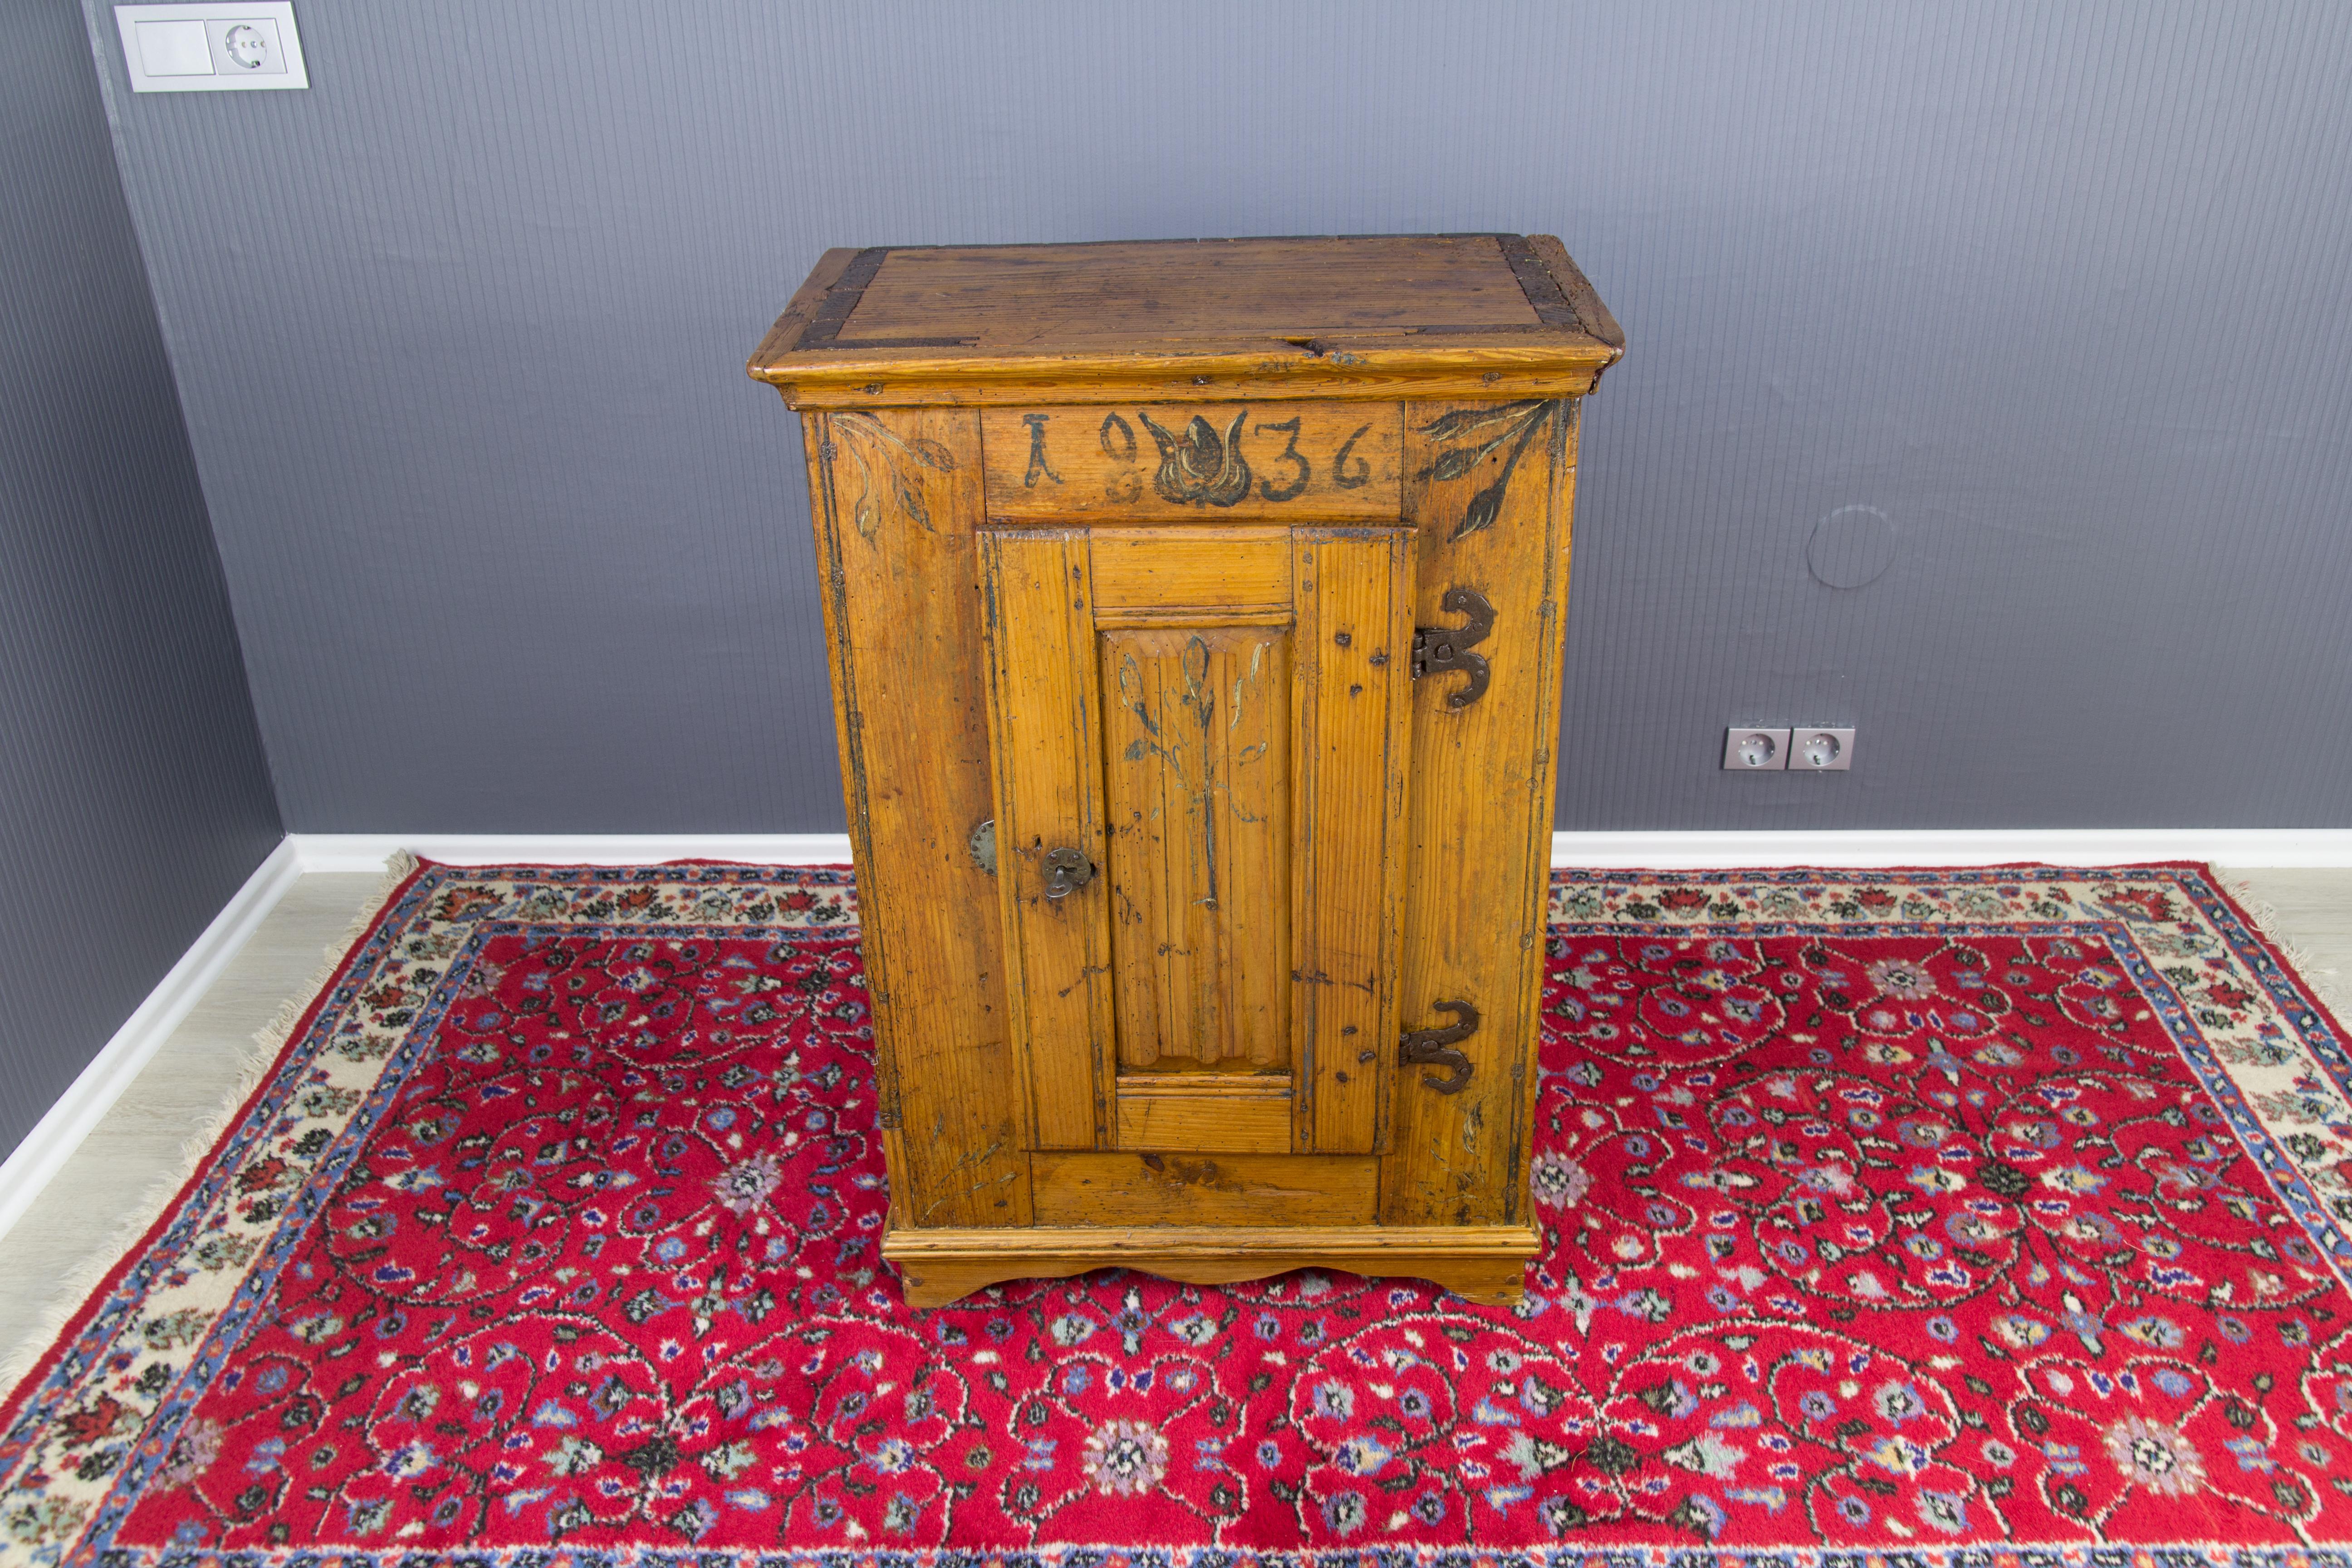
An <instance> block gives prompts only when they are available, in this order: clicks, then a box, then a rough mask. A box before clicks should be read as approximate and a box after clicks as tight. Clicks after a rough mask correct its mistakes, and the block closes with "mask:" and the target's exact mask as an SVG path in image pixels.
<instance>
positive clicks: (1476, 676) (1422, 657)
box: [1412, 588, 1495, 708]
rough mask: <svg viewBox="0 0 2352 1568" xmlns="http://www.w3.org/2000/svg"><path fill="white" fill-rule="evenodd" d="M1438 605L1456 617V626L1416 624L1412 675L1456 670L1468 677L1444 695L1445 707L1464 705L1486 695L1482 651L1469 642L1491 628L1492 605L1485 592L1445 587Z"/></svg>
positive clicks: (1483, 638) (1418, 676)
mask: <svg viewBox="0 0 2352 1568" xmlns="http://www.w3.org/2000/svg"><path fill="white" fill-rule="evenodd" d="M1438 603H1439V605H1440V607H1441V608H1443V609H1444V611H1445V613H1446V614H1448V615H1450V616H1462V617H1463V622H1462V624H1461V625H1460V626H1416V627H1414V628H1413V634H1412V678H1413V679H1415V680H1419V679H1421V678H1422V677H1423V676H1424V675H1444V674H1446V673H1447V672H1448V671H1452V670H1460V671H1461V672H1462V673H1463V674H1464V675H1466V676H1468V677H1469V678H1470V679H1468V680H1467V681H1466V682H1465V683H1464V684H1463V685H1462V686H1461V687H1460V688H1458V689H1455V690H1453V691H1449V692H1447V693H1446V694H1445V705H1446V706H1447V707H1448V708H1467V707H1469V706H1470V704H1472V703H1473V702H1475V701H1477V700H1478V699H1479V698H1481V697H1484V696H1485V695H1486V657H1485V656H1484V655H1482V654H1475V653H1472V652H1471V651H1470V647H1471V645H1472V644H1474V643H1482V642H1485V641H1486V634H1487V633H1488V632H1491V631H1493V630H1494V629H1495V606H1494V605H1490V604H1488V603H1487V602H1486V595H1484V594H1481V593H1479V592H1478V591H1477V590H1476V589H1475V588H1448V589H1446V590H1445V597H1444V598H1443V599H1441V600H1440V601H1438Z"/></svg>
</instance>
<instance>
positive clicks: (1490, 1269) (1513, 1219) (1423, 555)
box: [751, 235, 1622, 1306]
mask: <svg viewBox="0 0 2352 1568" xmlns="http://www.w3.org/2000/svg"><path fill="white" fill-rule="evenodd" d="M1621 352H1622V338H1621V336H1620V335H1619V333H1618V331H1617V327H1616V324H1615V322H1614V321H1612V320H1611V319H1610V316H1609V313H1608V311H1607V310H1605V309H1603V308H1602V306H1601V302H1600V300H1598V299H1597V298H1596V297H1595V296H1594V295H1593V293H1592V290H1591V287H1590V286H1589V285H1588V284H1586V282H1585V281H1584V279H1583V278H1582V276H1581V275H1580V273H1578V271H1577V270H1576V268H1575V266H1574V264H1573V263H1572V262H1570V260H1569V258H1568V255H1567V253H1566V252H1565V251H1564V250H1562V249H1561V248H1560V247H1559V243H1558V242H1557V241H1556V240H1553V239H1550V238H1549V237H1541V236H1538V237H1524V236H1518V235H1446V236H1425V237H1365V238H1308V239H1258V240H1204V241H1195V242H1161V243H1147V244H1132V245H1072V246H1001V247H962V248H940V249H879V250H863V251H850V250H836V251H832V252H828V253H827V254H826V256H825V257H824V260H823V261H822V262H820V263H819V265H818V267H817V269H816V271H815V272H814V274H813V275H812V276H811V277H810V279H809V280H808V281H807V283H806V284H805V285H803V288H802V289H801V291H800V292H799V294H797V295H796V296H795V297H794V298H793V302H792V305H791V307H790V308H789V309H788V310H786V311H785V313H784V315H783V317H782V320H780V321H778V322H777V323H776V325H775V328H774V330H773V331H771V332H770V334H769V335H768V338H767V340H766V342H763V343H762V344H761V347H760V350H759V352H758V353H757V354H756V355H755V356H754V357H753V359H752V361H751V373H752V374H753V375H755V376H757V377H758V378H760V379H761V380H764V381H768V382H772V383H773V384H776V385H778V386H779V387H781V388H782V391H783V394H784V397H785V400H786V401H787V402H788V403H789V404H790V405H792V406H793V407H794V408H796V409H798V410H800V411H801V414H802V418H803V429H804V434H805V444H806V449H807V455H808V468H809V487H810V495H811V508H812V510H813V512H814V518H815V528H816V542H817V558H818V563H819V570H820V573H821V575H822V579H823V587H824V610H825V616H826V631H827V637H828V641H829V646H830V653H831V659H832V667H833V681H834V695H835V713H836V717H837V720H838V724H839V742H840V748H841V757H842V773H843V779H844V788H845V794H846V795H847V801H848V813H849V824H850V835H851V839H852V842H853V844H854V845H855V847H856V859H857V869H858V890H859V899H860V903H861V910H862V919H863V921H864V933H865V955H866V972H867V983H868V985H869V988H870V991H871V994H872V998H873V1003H874V1028H875V1038H876V1046H877V1093H878V1096H879V1101H880V1110H879V1120H880V1123H881V1126H882V1128H883V1134H884V1139H885V1143H886V1149H887V1156H888V1161H889V1169H890V1184H891V1206H890V1222H889V1228H888V1231H887V1236H886V1237H885V1239H884V1242H883V1254H884V1256H885V1257H886V1258H889V1259H890V1260H891V1261H892V1262H894V1263H895V1264H896V1265H897V1266H898V1268H899V1270H900V1272H901V1275H902V1276H903V1279H904V1281H905V1286H906V1291H907V1296H908V1300H910V1301H911V1302H913V1303H915V1304H916V1305H919V1306H921V1305H934V1304H937V1303H940V1302H943V1301H948V1300H954V1299H955V1298H957V1297H958V1296H961V1295H962V1294H964V1293H965V1292H967V1291H970V1290H971V1289H976V1288H978V1287H980V1286H982V1285H984V1284H988V1283H991V1282H992V1281H995V1280H999V1279H1013V1278H1019V1277H1023V1276H1029V1275H1062V1274H1070V1273H1075V1272H1077V1271H1079V1270H1081V1269H1085V1268H1095V1267H1098V1266H1102V1265H1106V1264H1115V1265H1121V1266H1125V1267H1130V1268H1143V1269H1147V1270H1150V1271H1151V1272H1154V1273H1159V1274H1163V1275H1167V1276H1170V1277H1172V1278H1175V1279H1187V1280H1194V1281H1202V1282H1213V1281H1225V1280H1233V1279H1249V1278H1254V1277H1256V1276H1259V1275H1264V1274H1271V1273H1276V1272H1278V1271H1280V1270H1282V1269H1286V1268H1297V1267H1300V1266H1303V1265H1308V1264H1314V1265H1320V1266H1326V1267H1331V1268H1348V1269H1352V1270H1356V1271H1358V1272H1362V1273H1369V1274H1405V1275H1415V1276H1420V1277H1423V1278H1426V1279H1434V1280H1436V1281H1438V1282H1440V1283H1442V1284H1444V1285H1447V1286H1449V1287H1451V1288H1453V1289H1456V1290H1458V1291H1461V1292H1462V1293H1463V1294H1465V1295H1468V1296H1472V1297H1475V1298H1477V1299H1480V1300H1509V1299H1512V1298H1513V1297H1515V1296H1516V1295H1517V1293H1518V1291H1519V1289H1520V1273H1521V1266H1522V1264H1523V1263H1524V1261H1525V1259H1526V1258H1528V1257H1529V1256H1530V1255H1531V1254H1532V1253H1533V1252H1534V1251H1535V1249H1536V1246H1537V1233H1536V1231H1535V1229H1534V1227H1533V1226H1532V1225H1531V1224H1530V1223H1529V1220H1528V1215H1527V1203H1528V1197H1527V1191H1526V1186H1527V1172H1526V1162H1527V1152H1528V1136H1529V1131H1530V1128H1529V1116H1530V1111H1531V1108H1532V1105H1533V1100H1534V1091H1535V1080H1536V1072H1535V1053H1536V1044H1537V1037H1538V1020H1537V1000H1538V994H1539V985H1540V981H1541V973H1542V966H1543V958H1544V953H1543V907H1544V894H1545V883H1546V872H1547V868H1548V866H1549V844H1550V834H1551V819H1552V776H1553V770H1552V754H1553V749H1554V745H1555V742H1556V740H1557V731H1558V723H1559V676H1560V670H1559V660H1560V626H1561V622H1560V616H1561V612H1562V609H1563V606H1564V603H1565V599H1566V595H1567V590H1568V560H1569V556H1568V551H1569V510H1570V497H1571V493H1572V489H1573V484H1574V479H1575V471H1576V430H1577V410H1578V406H1579V399H1580V398H1581V396H1582V395H1584V394H1585V393H1587V392H1589V391H1590V390H1591V388H1592V386H1593V384H1594V382H1595V380H1596V379H1597V377H1598V376H1599V374H1600V373H1601V370H1602V369H1604V368H1605V367H1606V366H1607V365H1609V364H1610V363H1612V362H1613V361H1614V360H1615V359H1616V358H1617V356H1618V354H1619V353H1621Z"/></svg>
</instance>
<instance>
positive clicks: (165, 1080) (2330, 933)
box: [0, 870, 2352, 1352]
mask: <svg viewBox="0 0 2352 1568" xmlns="http://www.w3.org/2000/svg"><path fill="white" fill-rule="evenodd" d="M2230 875H2231V877H2232V878H2233V879H2238V880H2242V881H2243V882H2245V883H2247V884H2250V885H2251V886H2252V889H2253V893H2254V896H2255V897H2256V898H2257V899H2260V900H2266V901H2267V902H2268V903H2269V904H2270V905H2271V906H2272V909H2273V911H2274V915H2273V931H2274V933H2275V934H2277V935H2278V936H2280V937H2283V938H2284V940H2286V941H2287V942H2291V943H2293V944H2294V945H2295V946H2296V947H2298V948H2300V949H2301V950H2302V951H2303V952H2304V954H2305V956H2306V958H2307V959H2308V963H2307V966H2306V967H2305V977H2306V978H2308V979H2310V980H2311V981H2313V982H2315V984H2318V985H2319V986H2321V987H2322V988H2323V989H2326V990H2328V991H2330V992H2331V993H2332V994H2334V995H2335V996H2336V997H2337V998H2339V999H2345V1000H2346V1001H2347V1005H2352V983H2347V976H2352V870H2326V871H2301V870H2298V871H2280V870H2236V871H2231V873H2230ZM378 881H379V879H377V878H376V877H373V876H308V877H304V878H303V879H301V880H300V881H299V882H298V883H296V884H295V886H294V888H293V889H292V890H291V891H290V892H289V893H288V894H287V895H286V898H285V899H284V900H283V901H281V902H280V903H279V904H278V907H277V908H276V909H275V910H271V911H270V914H269V918H268V919H267V920H266V921H263V922H262V923H261V926H260V929H259V930H257V931H256V932H255V933H254V935H253V937H252V939H251V940H250V941H248V942H247V943H246V945H245V947H244V948H243V950H241V951H240V952H238V953H237V955H236V958H235V959H234V960H232V961H231V962H230V963H229V965H228V968H227V970H226V972H225V973H223V974H222V975H221V978H220V979H219V980H218V981H217V982H216V983H215V984H214V985H213V987H212V989H211V990H209V991H208V992H206V993H205V996H204V999H203V1000H202V1001H200V1002H198V1003H197V1004H196V1006H195V1009H194V1011H193V1012H191V1013H190V1014H189V1015H188V1016H187V1018H186V1019H185V1020H184V1022H183V1023H182V1024H181V1025H180V1026H179V1028H178V1029H177V1030H176V1031H175V1032H174V1033H173V1036H172V1037H171V1039H170V1040H169V1041H167V1042H166V1043H165V1044H164V1046H163V1049H162V1050H161V1051H159V1052H157V1053H156V1056H155V1058H154V1060H153V1061H152V1062H150V1063H149V1064H148V1065H147V1067H146V1069H145V1070H144V1071H142V1073H141V1074H140V1075H139V1078H138V1079H137V1081H135V1082H134V1083H133V1084H132V1085H131V1089H129V1090H128V1091H127V1092H126V1093H125V1094H124V1095H123V1096H122V1098H121V1100H117V1101H116V1102H115V1104H114V1106H113V1108H112V1109H111V1110H109V1111H108V1112H107V1113H106V1116H105V1119H104V1120H103V1121H100V1123H99V1125H98V1127H97V1130H96V1131H93V1132H92V1133H91V1134H90V1136H89V1140H88V1141H87V1142H84V1143H83V1144H82V1146H81V1148H80V1149H79V1150H78V1151H77V1152H75V1153H74V1156H73V1158H72V1159H71V1160H70V1161H69V1162H68V1163H67V1165H66V1167H65V1169H64V1170H63V1171H62V1172H61V1173H59V1174H58V1177H57V1179H56V1180H55V1181H53V1182H51V1183H50V1184H49V1185H48V1187H47V1190H46V1191H44V1192H43V1193H42V1194H41V1195H40V1197H39V1198H37V1200H35V1202H34V1204H33V1205H32V1207H31V1208H30V1209H29V1210H27V1211H26V1214H25V1216H24V1217H23V1218H22V1219H20V1220H18V1221H17V1222H16V1226H15V1227H14V1228H13V1229H11V1230H10V1231H9V1232H8V1234H7V1235H6V1236H5V1237H0V1352H5V1351H6V1350H8V1349H10V1348H12V1347H14V1346H16V1345H17V1344H19V1343H21V1342H24V1341H25V1340H26V1338H27V1337H28V1336H29V1335H30V1334H32V1333H34V1332H35V1331H37V1330H38V1329H39V1327H40V1326H41V1323H42V1321H43V1318H44V1315H45V1313H46V1312H47V1311H48V1310H51V1309H52V1308H53V1306H54V1305H55V1304H56V1303H57V1301H58V1296H59V1291H58V1282H59V1281H60V1280H61V1279H65V1278H67V1277H68V1276H69V1275H71V1274H72V1273H74V1272H75V1271H76V1270H78V1269H79V1268H82V1267H83V1266H85V1265H86V1264H88V1263H89V1262H90V1261H91V1260H92V1259H94V1258H97V1257H99V1256H100V1255H102V1254H107V1253H110V1251H111V1249H112V1247H113V1246H114V1244H115V1242H116V1240H117V1227H118V1226H119V1225H120V1224H121V1221H122V1220H123V1218H125V1217H126V1216H127V1215H130V1214H131V1213H132V1212H133V1211H134V1210H135V1209H136V1207H137V1205H139V1203H140V1201H141V1200H142V1197H143V1196H144V1195H145V1194H148V1192H149V1191H150V1189H151V1188H152V1187H154V1186H155V1185H156V1184H158V1183H161V1182H163V1181H165V1180H167V1179H169V1178H171V1177H173V1176H175V1175H176V1174H178V1173H180V1172H181V1171H182V1170H183V1169H184V1166H185V1164H186V1162H187V1155H186V1154H185V1152H184V1150H183V1147H182V1145H183V1144H184V1143H185V1142H186V1141H187V1139H188V1138H189V1136H190V1135H191V1134H192V1133H194V1132H196V1131H199V1130H201V1129H203V1128H205V1127H207V1126H209V1125H211V1123H212V1121H213V1120H214V1118H215V1116H216V1115H217V1113H218V1112H219V1110H220V1108H221V1105H222V1103H223V1101H224V1100H226V1097H227V1095H228V1092H229V1090H230V1089H232V1088H234V1087H235V1086H236V1079H237V1075H238V1071H239V1068H240V1067H241V1066H242V1065H243V1063H244V1062H245V1060H246V1059H247V1054H248V1049H249V1046H250V1042H251V1041H252V1038H253V1036H254V1034H255V1032H256V1031H257V1030H259V1029H261V1028H262V1027H264V1026H267V1025H268V1022H269V1020H270V1018H271V1017H272V1016H274V1015H275V1014H276V1013H277V1011H278V1004H279V1003H280V1002H282V1001H284V1000H285V999H286V998H288V997H289V996H293V995H296V994H299V993H301V992H303V991H304V989H305V987H306V986H307V985H308V984H309V983H310V978H311V976H312V974H313V973H315V972H316V970H317V969H318V967H319V963H320V960H321V958H323V957H324V956H325V950H326V948H327V947H328V945H329V944H330V943H334V942H340V940H341V937H342V936H343V934H344V931H345V930H346V928H347V927H348V926H349V925H350V923H351V921H352V917H353V916H354V915H355V914H357V913H358V912H359V910H360V908H361V906H362V904H364V903H365V902H366V901H367V900H369V899H370V898H371V897H372V896H373V893H374V892H375V890H376V888H377V884H378ZM306 1000H307V998H306Z"/></svg>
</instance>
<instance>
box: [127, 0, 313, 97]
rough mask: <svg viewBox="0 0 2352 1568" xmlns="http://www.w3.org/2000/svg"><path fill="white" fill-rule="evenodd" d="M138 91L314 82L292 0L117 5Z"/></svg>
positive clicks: (249, 88)
mask: <svg viewBox="0 0 2352 1568" xmlns="http://www.w3.org/2000/svg"><path fill="white" fill-rule="evenodd" d="M114 26H115V29H116V30H117V31H118V32H120V33H121V35H122V58H123V61H124V63H126V64H127V65H129V66H130V68H131V91H133V92H256V91H260V92H273V91H277V92H282V91H286V90H289V89H294V88H298V87H309V86H310V73H309V72H308V71H306V70H305V69H303V68H302V38H301V35H299V33H297V32H295V30H294V5H293V0H201V3H200V4H194V5H117V6H116V7H115V8H114Z"/></svg>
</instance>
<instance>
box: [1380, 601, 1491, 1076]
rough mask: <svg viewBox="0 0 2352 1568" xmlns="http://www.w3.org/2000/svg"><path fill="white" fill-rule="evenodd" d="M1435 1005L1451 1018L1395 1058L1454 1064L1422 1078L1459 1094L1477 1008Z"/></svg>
mask: <svg viewBox="0 0 2352 1568" xmlns="http://www.w3.org/2000/svg"><path fill="white" fill-rule="evenodd" d="M1455 592H1457V593H1458V592H1460V590H1459V589H1456V590H1455ZM1482 602H1483V601H1482ZM1436 1007H1437V1010H1438V1011H1439V1012H1441V1013H1451V1014H1453V1015H1454V1022H1453V1023H1451V1024H1449V1025H1447V1026H1445V1027H1444V1028H1442V1029H1412V1030H1409V1031H1408V1032H1407V1033H1406V1035H1405V1037H1404V1040H1403V1042H1402V1044H1400V1045H1399V1046H1398V1047H1397V1061H1398V1062H1399V1063H1400V1064H1401V1065H1402V1066H1405V1067H1409V1068H1412V1067H1434V1068H1453V1069H1454V1071H1453V1073H1452V1075H1451V1076H1450V1077H1446V1078H1438V1077H1436V1076H1435V1075H1433V1074H1431V1073H1423V1074H1422V1075H1421V1081H1422V1082H1423V1083H1424V1084H1426V1085H1428V1086H1429V1087H1430V1088H1431V1089H1435V1090H1436V1091H1437V1092H1438V1093H1440V1094H1460V1093H1461V1092H1462V1090H1463V1089H1465V1087H1467V1086H1468V1084H1469V1082H1470V1070H1471V1069H1470V1058H1468V1057H1466V1056H1464V1055H1463V1054H1462V1053H1461V1052H1460V1051H1457V1050H1455V1049H1454V1041H1456V1040H1466V1039H1468V1038H1469V1037H1471V1036H1473V1035H1475V1034H1476V1033H1477V1032H1478V1009H1477V1008H1475V1007H1473V1006H1472V1005H1470V1004H1469V1003H1467V1002H1440V1003H1437V1004H1436Z"/></svg>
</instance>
